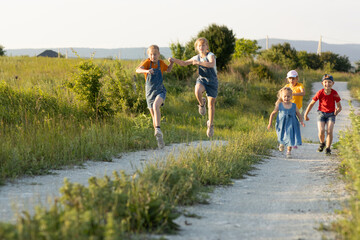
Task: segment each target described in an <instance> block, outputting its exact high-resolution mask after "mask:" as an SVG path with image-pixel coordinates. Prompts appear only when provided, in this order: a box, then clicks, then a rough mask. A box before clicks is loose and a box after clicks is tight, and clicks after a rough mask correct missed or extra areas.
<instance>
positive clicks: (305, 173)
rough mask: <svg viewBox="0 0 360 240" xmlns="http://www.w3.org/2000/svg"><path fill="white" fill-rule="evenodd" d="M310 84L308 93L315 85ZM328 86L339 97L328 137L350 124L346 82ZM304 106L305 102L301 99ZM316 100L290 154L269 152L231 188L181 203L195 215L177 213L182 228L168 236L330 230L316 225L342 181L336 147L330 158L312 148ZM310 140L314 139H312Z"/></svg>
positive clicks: (336, 200) (329, 212)
mask: <svg viewBox="0 0 360 240" xmlns="http://www.w3.org/2000/svg"><path fill="white" fill-rule="evenodd" d="M321 88H322V87H321V84H320V83H315V84H314V85H313V92H316V91H318V90H319V89H321ZM334 89H335V90H337V91H338V93H339V95H340V96H341V98H342V106H343V111H342V112H341V113H340V114H341V115H340V116H338V117H337V119H336V121H337V122H336V124H335V135H336V136H335V137H334V142H336V141H338V136H339V130H340V129H344V128H346V126H350V121H349V118H348V114H349V112H350V109H349V104H348V100H350V99H351V98H350V94H349V91H348V90H347V84H346V83H340V82H337V83H336V84H335V85H334ZM304 105H305V108H306V107H307V104H304ZM317 107H318V104H316V105H315V106H314V108H313V110H312V111H311V112H310V115H309V118H310V121H308V122H306V127H305V128H301V131H302V137H303V138H304V139H306V140H308V141H311V142H314V143H305V144H303V145H302V146H300V147H299V148H298V149H294V150H293V153H292V154H293V155H292V158H291V159H287V158H286V157H285V155H284V153H280V152H279V151H274V152H273V156H272V157H271V158H270V159H265V160H264V162H263V163H262V164H260V165H258V166H257V170H255V171H252V172H251V174H252V176H249V177H247V178H246V179H242V180H236V181H235V182H234V185H233V186H231V187H219V188H217V189H216V190H215V192H214V194H212V197H211V201H210V204H209V205H200V206H194V207H187V208H185V209H186V210H187V211H189V212H191V213H194V214H196V215H199V216H201V217H202V218H201V219H197V218H186V217H181V218H179V219H178V220H177V223H178V224H180V225H181V227H182V231H181V232H180V234H179V235H176V236H166V237H167V238H168V239H170V240H179V239H186V240H190V239H191V240H192V239H197V240H200V239H204V240H205V239H206V240H217V239H226V240H230V239H234V240H235V239H256V240H259V239H277V240H278V239H286V240H288V239H297V240H298V239H322V236H323V235H326V237H327V238H328V239H333V238H334V236H333V235H332V233H323V232H319V231H317V230H316V228H318V227H319V226H320V223H323V224H328V223H330V222H331V221H332V220H334V219H335V217H336V216H335V214H334V210H336V209H341V206H342V205H341V204H342V203H343V202H344V201H345V199H346V192H345V191H344V183H343V182H342V181H341V180H340V179H339V174H338V171H337V169H336V168H337V166H338V160H337V159H336V152H334V154H333V155H332V156H331V157H327V156H325V154H324V153H318V152H316V149H317V147H318V138H317V127H316V110H317ZM315 143H316V144H315Z"/></svg>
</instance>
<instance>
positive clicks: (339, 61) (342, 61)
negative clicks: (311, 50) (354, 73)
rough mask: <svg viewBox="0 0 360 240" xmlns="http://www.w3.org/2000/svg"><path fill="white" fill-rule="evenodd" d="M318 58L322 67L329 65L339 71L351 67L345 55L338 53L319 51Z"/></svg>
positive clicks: (348, 69)
mask: <svg viewBox="0 0 360 240" xmlns="http://www.w3.org/2000/svg"><path fill="white" fill-rule="evenodd" d="M320 60H321V62H322V65H323V68H324V67H325V66H326V65H331V66H332V68H333V70H335V71H339V72H348V71H350V69H351V63H350V61H349V58H348V57H347V56H339V54H336V53H332V52H323V53H321V56H320Z"/></svg>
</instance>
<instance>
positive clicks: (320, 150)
mask: <svg viewBox="0 0 360 240" xmlns="http://www.w3.org/2000/svg"><path fill="white" fill-rule="evenodd" d="M324 147H325V143H320V146H319V148H318V149H317V151H318V152H322V151H323V150H324Z"/></svg>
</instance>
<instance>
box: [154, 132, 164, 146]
mask: <svg viewBox="0 0 360 240" xmlns="http://www.w3.org/2000/svg"><path fill="white" fill-rule="evenodd" d="M154 135H155V137H156V141H157V143H158V147H159V148H160V149H162V148H164V147H165V143H164V139H163V136H164V135H163V133H162V132H161V129H160V128H155V134H154Z"/></svg>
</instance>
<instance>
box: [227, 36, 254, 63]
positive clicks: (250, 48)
mask: <svg viewBox="0 0 360 240" xmlns="http://www.w3.org/2000/svg"><path fill="white" fill-rule="evenodd" d="M260 48H261V47H260V46H259V45H257V41H256V40H253V41H252V40H249V39H244V38H240V39H238V40H236V43H235V53H234V55H233V58H234V59H241V58H253V57H255V56H256V55H257V54H258V50H259V49H260Z"/></svg>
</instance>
